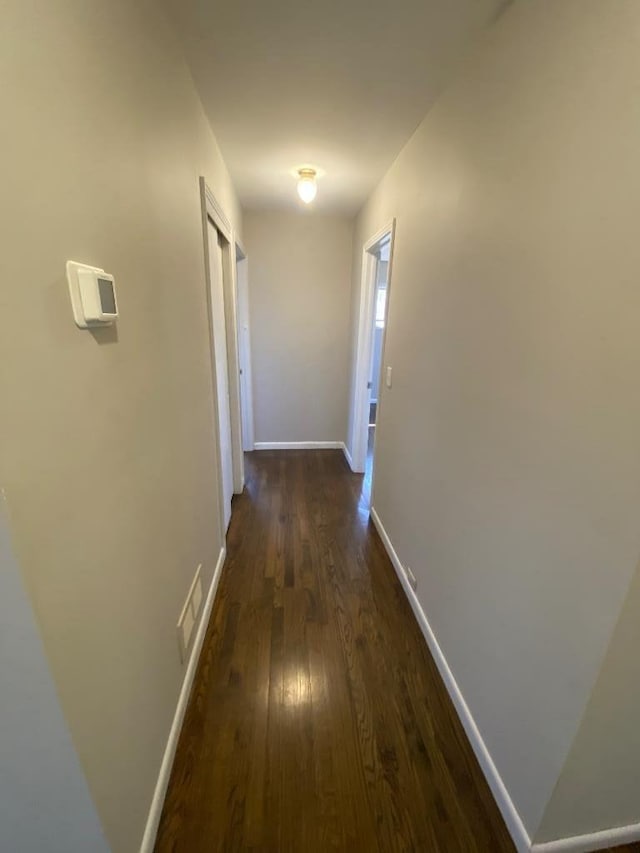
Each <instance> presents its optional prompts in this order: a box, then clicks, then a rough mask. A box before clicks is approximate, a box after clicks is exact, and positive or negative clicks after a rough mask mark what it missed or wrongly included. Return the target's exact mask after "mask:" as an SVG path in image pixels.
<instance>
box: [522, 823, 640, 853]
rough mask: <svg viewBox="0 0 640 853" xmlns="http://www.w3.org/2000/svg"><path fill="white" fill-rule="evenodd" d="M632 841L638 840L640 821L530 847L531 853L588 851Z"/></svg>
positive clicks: (639, 838)
mask: <svg viewBox="0 0 640 853" xmlns="http://www.w3.org/2000/svg"><path fill="white" fill-rule="evenodd" d="M634 841H640V823H635V824H630V825H629V826H620V827H618V828H616V829H605V830H603V831H602V832H592V833H590V834H589V835H573V836H571V837H570V838H560V839H559V840H558V841H545V842H541V843H538V844H534V845H533V846H532V847H531V853H590V851H592V850H603V849H605V848H608V847H618V846H620V845H621V844H633V842H634Z"/></svg>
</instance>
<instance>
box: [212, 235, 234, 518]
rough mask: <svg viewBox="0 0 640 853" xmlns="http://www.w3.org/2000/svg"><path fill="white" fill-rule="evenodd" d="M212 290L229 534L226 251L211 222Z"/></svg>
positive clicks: (230, 465)
mask: <svg viewBox="0 0 640 853" xmlns="http://www.w3.org/2000/svg"><path fill="white" fill-rule="evenodd" d="M207 232H208V242H209V276H210V281H209V286H210V288H211V294H210V296H211V323H212V337H213V350H214V358H215V383H216V391H217V398H218V429H219V436H220V464H221V471H220V476H221V479H222V499H223V519H224V531H225V532H226V530H227V528H228V526H229V521H230V520H231V498H232V497H233V453H232V447H231V405H230V400H229V368H228V361H227V332H226V320H225V304H224V278H223V268H222V249H221V246H220V237H219V235H218V230H217V229H216V227H215V226H214V225H213V223H212V222H211V221H209V222H208V228H207Z"/></svg>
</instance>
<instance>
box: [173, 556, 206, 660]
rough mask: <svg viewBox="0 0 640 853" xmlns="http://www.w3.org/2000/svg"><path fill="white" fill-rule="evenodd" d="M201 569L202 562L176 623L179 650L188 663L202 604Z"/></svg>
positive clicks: (181, 657)
mask: <svg viewBox="0 0 640 853" xmlns="http://www.w3.org/2000/svg"><path fill="white" fill-rule="evenodd" d="M201 570H202V564H200V565H199V566H198V568H197V569H196V574H195V577H194V578H193V581H192V582H191V586H190V587H189V592H188V593H187V600H186V601H185V603H184V606H183V608H182V611H181V613H180V616H179V617H178V624H177V625H176V629H177V633H178V650H179V652H180V660H181V661H182V663H186V661H187V657H188V652H189V647H190V646H191V641H192V639H193V632H194V628H195V627H196V624H197V621H198V613H199V611H200V606H201V604H202V578H201V577H200V572H201Z"/></svg>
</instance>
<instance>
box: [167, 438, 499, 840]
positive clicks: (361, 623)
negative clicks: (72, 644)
mask: <svg viewBox="0 0 640 853" xmlns="http://www.w3.org/2000/svg"><path fill="white" fill-rule="evenodd" d="M362 480H363V478H362V477H358V476H356V475H354V474H352V473H351V472H350V471H349V469H348V466H347V465H346V462H345V460H344V458H343V456H342V454H341V453H340V452H338V451H330V450H327V451H285V452H282V451H280V452H277V453H276V452H269V451H261V452H257V453H253V454H249V455H248V456H247V487H246V489H245V493H244V494H243V495H242V496H240V497H239V498H236V499H235V500H234V508H233V518H232V521H231V526H230V530H229V537H228V556H227V560H226V563H225V566H224V570H223V574H222V578H221V581H220V587H219V590H218V595H217V598H216V602H215V605H214V609H213V614H212V617H211V621H210V624H209V627H208V631H207V635H206V639H205V643H204V647H203V651H202V655H201V659H200V663H199V667H198V671H197V675H196V679H195V684H194V688H193V692H192V695H191V699H190V703H189V708H188V710H187V714H186V719H185V725H184V728H183V731H182V735H181V738H180V742H179V745H178V750H177V755H176V760H175V764H174V768H173V772H172V776H171V781H170V784H169V790H168V794H167V798H166V802H165V806H164V810H163V813H162V819H161V823H160V829H159V833H158V839H157V844H156V851H158V853H167V851H185V853H199V851H207V853H209V851H224V853H230V851H241V850H255V851H273V853H316V852H317V853H321V852H322V853H324V851H328V850H338V851H366V853H373V851H380V853H394V851H447V853H449V852H450V851H464V853H471V851H482V853H486V851H497V853H499V851H512V850H513V849H514V847H513V844H512V842H511V840H510V838H509V836H508V834H507V831H506V829H505V827H504V824H503V822H502V819H501V817H500V814H499V812H498V809H497V807H496V805H495V803H494V801H493V799H492V796H491V794H490V792H489V789H488V787H487V784H486V782H485V780H484V778H483V776H482V773H481V772H480V769H479V767H478V765H477V763H476V761H475V758H474V756H473V753H472V751H471V748H470V746H469V744H468V742H467V740H466V737H465V735H464V733H463V730H462V727H461V725H460V723H459V721H458V719H457V717H456V714H455V712H454V710H453V707H452V705H451V703H450V700H449V698H448V696H447V693H446V691H445V689H444V687H443V685H442V682H441V680H440V677H439V675H438V672H437V670H436V667H435V664H434V663H433V660H432V659H431V656H430V654H429V652H428V650H427V647H426V645H425V642H424V640H423V638H422V635H421V633H420V630H419V628H418V626H417V623H416V622H415V620H414V618H413V614H412V612H411V609H410V607H409V604H408V602H407V600H406V598H405V596H404V593H403V591H402V588H401V586H400V584H399V582H398V580H397V578H396V576H395V573H394V570H393V568H392V566H391V564H390V562H389V560H388V558H387V556H386V553H385V551H384V547H383V545H382V543H381V541H380V539H379V537H378V535H377V533H376V531H375V530H374V528H373V526H372V525H371V524H369V522H368V512H367V507H366V503H365V502H364V500H363V499H362V496H361V490H362Z"/></svg>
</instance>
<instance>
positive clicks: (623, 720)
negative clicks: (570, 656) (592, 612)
mask: <svg viewBox="0 0 640 853" xmlns="http://www.w3.org/2000/svg"><path fill="white" fill-rule="evenodd" d="M639 614H640V569H639V570H637V571H636V574H635V578H634V580H633V582H632V584H631V588H630V590H629V595H628V596H627V599H626V601H625V605H624V607H623V609H622V613H621V616H620V619H619V621H618V624H617V626H616V630H615V632H614V635H613V639H612V641H611V644H610V646H609V649H608V651H607V655H606V657H605V659H604V663H603V665H602V668H601V670H600V673H599V676H598V680H597V682H596V686H595V688H594V690H593V693H592V695H591V698H590V700H589V704H588V705H587V708H586V710H585V712H584V714H583V717H582V720H581V723H580V728H579V729H578V734H577V735H576V738H575V740H574V742H573V745H572V747H571V750H570V752H569V755H568V757H567V761H566V763H565V765H564V767H563V769H562V774H561V776H560V779H559V780H558V783H557V785H556V788H555V790H554V793H553V797H552V798H551V801H550V802H549V805H548V807H547V809H546V811H545V815H544V819H543V821H542V824H541V826H540V829H539V831H538V833H537V837H536V841H540V842H544V841H549V840H552V839H554V838H564V837H566V836H570V835H576V834H579V833H585V832H597V831H598V830H601V829H602V828H603V827H616V826H628V825H633V824H637V823H638V822H640V805H639V803H638V792H639V791H640V731H639V726H638V721H639V720H640V687H639V685H640V618H639Z"/></svg>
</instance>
